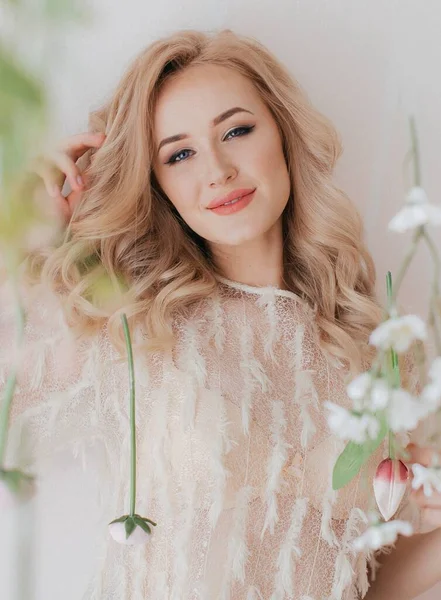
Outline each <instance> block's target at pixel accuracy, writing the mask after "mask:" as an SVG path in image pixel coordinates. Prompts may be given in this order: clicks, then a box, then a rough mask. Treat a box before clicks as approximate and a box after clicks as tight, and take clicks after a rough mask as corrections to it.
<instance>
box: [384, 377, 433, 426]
mask: <svg viewBox="0 0 441 600" xmlns="http://www.w3.org/2000/svg"><path fill="white" fill-rule="evenodd" d="M426 414H427V410H426V408H425V406H424V404H423V403H422V402H418V401H417V400H415V398H414V397H413V396H412V395H411V394H410V393H409V392H408V391H407V390H404V389H402V388H398V389H392V390H391V391H390V401H389V406H388V414H387V417H388V423H389V427H390V428H391V429H392V431H394V432H398V431H409V430H412V429H415V427H416V426H417V425H418V422H419V421H420V420H421V419H422V418H423V417H424V416H425V415H426Z"/></svg>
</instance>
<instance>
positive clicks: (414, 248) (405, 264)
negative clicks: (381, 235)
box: [390, 227, 424, 308]
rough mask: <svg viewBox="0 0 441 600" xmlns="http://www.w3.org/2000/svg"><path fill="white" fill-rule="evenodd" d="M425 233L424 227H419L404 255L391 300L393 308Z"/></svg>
mask: <svg viewBox="0 0 441 600" xmlns="http://www.w3.org/2000/svg"><path fill="white" fill-rule="evenodd" d="M423 234H424V228H423V227H418V229H417V230H416V231H415V233H414V235H413V238H412V243H411V245H410V247H409V249H408V251H407V252H406V254H405V256H404V259H403V262H402V263H401V266H400V269H399V271H398V275H397V278H396V280H395V286H394V291H393V294H392V298H391V301H390V304H391V308H392V307H393V306H395V304H396V301H397V296H398V291H399V289H400V287H401V284H402V283H403V279H404V276H405V275H406V273H407V270H408V268H409V266H410V264H411V262H412V259H413V257H414V256H415V253H416V251H417V249H418V244H419V241H420V238H421V237H422V236H423Z"/></svg>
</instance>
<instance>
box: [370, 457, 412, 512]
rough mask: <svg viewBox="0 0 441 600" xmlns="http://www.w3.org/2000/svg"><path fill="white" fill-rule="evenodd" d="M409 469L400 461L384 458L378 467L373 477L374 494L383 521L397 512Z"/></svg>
mask: <svg viewBox="0 0 441 600" xmlns="http://www.w3.org/2000/svg"><path fill="white" fill-rule="evenodd" d="M408 479H409V469H408V468H407V466H406V465H405V464H404V463H403V462H402V461H401V460H393V459H391V458H386V459H385V460H383V461H381V463H380V464H379V465H378V468H377V472H376V474H375V477H374V494H375V499H376V501H377V505H378V508H379V510H380V512H381V514H382V516H383V518H384V520H385V521H389V519H391V518H392V517H393V516H394V514H395V513H396V512H397V509H398V507H399V506H400V503H401V500H402V499H403V496H404V494H405V492H406V488H407V481H408Z"/></svg>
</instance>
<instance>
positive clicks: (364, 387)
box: [346, 372, 372, 402]
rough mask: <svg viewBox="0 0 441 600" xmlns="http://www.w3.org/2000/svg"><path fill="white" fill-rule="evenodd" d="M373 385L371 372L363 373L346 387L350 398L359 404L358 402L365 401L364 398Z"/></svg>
mask: <svg viewBox="0 0 441 600" xmlns="http://www.w3.org/2000/svg"><path fill="white" fill-rule="evenodd" d="M371 385H372V375H371V374H370V373H369V372H367V373H362V374H361V375H358V377H356V378H355V379H353V380H352V381H351V383H350V384H349V385H348V386H347V387H346V391H347V393H348V396H349V398H350V399H351V400H354V402H357V401H358V400H363V398H365V396H366V395H367V394H368V392H369V390H370V389H371Z"/></svg>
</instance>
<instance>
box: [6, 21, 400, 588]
mask: <svg viewBox="0 0 441 600" xmlns="http://www.w3.org/2000/svg"><path fill="white" fill-rule="evenodd" d="M340 154H341V143H340V141H339V138H338V136H337V134H336V131H335V130H334V128H333V126H332V125H331V123H330V122H329V121H328V120H327V119H326V118H325V117H324V116H323V115H321V114H320V113H319V112H318V111H317V110H316V109H314V108H313V106H311V104H310V102H309V101H308V99H307V97H306V95H305V93H304V92H303V91H302V90H301V88H300V87H299V85H298V84H297V83H296V82H295V81H294V80H293V78H292V76H291V75H290V73H289V72H288V71H287V70H286V68H284V67H283V65H282V64H281V63H280V62H279V61H278V60H277V59H276V58H275V57H274V56H273V55H272V54H271V53H270V52H269V51H268V50H267V49H265V48H264V47H263V46H262V45H261V44H260V43H258V42H257V41H256V40H254V39H252V38H247V37H245V36H239V35H237V34H235V33H233V32H232V31H230V30H225V31H221V32H218V33H216V34H210V35H208V34H205V33H202V32H198V31H179V32H177V33H175V34H173V35H170V36H169V37H167V38H164V39H161V40H158V41H156V42H155V43H153V44H151V45H150V46H149V47H148V48H146V49H145V50H144V51H143V52H141V53H140V54H139V56H138V57H137V58H136V59H135V60H134V61H133V63H132V64H131V65H130V67H129V68H128V70H127V72H126V73H125V74H124V76H123V77H122V79H121V81H120V83H119V85H118V87H117V89H116V91H115V92H114V94H113V95H112V97H111V98H110V100H109V101H108V102H107V104H106V105H105V106H103V107H102V108H101V109H100V110H97V111H95V112H94V113H93V114H92V115H91V118H90V131H89V132H87V133H84V134H79V135H77V136H74V137H72V138H69V139H68V140H66V142H65V143H64V144H63V146H62V148H61V150H59V151H58V152H55V153H54V154H53V155H52V156H51V157H50V158H49V157H46V162H45V163H44V164H43V163H42V165H41V170H40V173H41V175H42V177H43V179H44V182H45V185H46V187H47V190H48V192H49V194H50V195H51V196H52V197H53V198H55V199H56V201H57V203H58V205H59V209H60V212H61V213H62V214H63V216H64V217H65V219H66V222H67V224H68V228H67V235H66V238H65V240H64V242H63V243H61V244H58V245H57V247H52V248H50V249H49V250H45V251H44V252H43V251H42V252H39V253H36V254H34V255H33V256H32V257H30V260H29V262H28V266H29V274H31V275H32V276H37V277H38V279H39V280H41V281H40V282H39V283H38V285H36V286H35V287H34V288H33V292H32V295H31V294H28V295H27V309H28V311H29V321H28V326H27V338H26V342H27V344H26V348H27V351H26V355H25V357H24V359H23V363H22V364H23V365H25V366H24V367H23V368H22V369H21V371H20V375H19V390H18V392H17V397H16V400H15V401H14V405H13V414H12V425H11V440H12V441H13V443H12V442H11V450H10V452H11V453H12V452H13V451H14V449H15V451H17V452H18V449H21V452H24V451H23V439H25V440H26V444H25V446H26V448H27V452H28V456H29V457H30V458H29V461H30V462H29V464H30V465H32V468H33V471H34V472H35V473H37V475H38V476H39V478H40V481H41V483H40V485H41V487H42V489H43V493H44V485H45V480H46V481H48V480H49V481H50V480H51V479H50V474H51V469H55V467H54V463H56V462H57V461H56V460H55V458H56V457H57V456H61V457H64V458H60V459H57V460H61V461H62V462H61V464H62V471H63V481H64V477H68V476H71V477H72V479H69V481H75V486H74V487H75V490H76V492H75V494H74V498H73V499H72V492H71V491H70V492H69V491H68V490H69V489H70V490H71V489H72V486H71V488H69V486H67V490H65V489H60V488H57V490H58V491H57V494H55V493H54V494H52V496H55V497H54V498H52V497H50V499H48V496H47V495H46V497H45V498H46V501H45V504H44V507H43V508H41V510H42V512H43V515H46V517H44V516H43V518H46V521H45V522H46V526H47V527H46V529H45V532H46V533H45V535H46V538H45V539H46V543H47V546H48V547H50V543H51V541H52V542H54V539H55V538H56V536H58V538H59V537H60V530H57V531H51V519H49V518H48V515H53V514H55V513H54V507H55V506H56V507H58V510H60V507H64V512H63V514H65V513H66V514H65V517H66V518H67V516H68V517H69V522H70V524H71V526H70V527H69V536H70V538H69V542H66V543H65V544H63V545H62V550H61V551H59V552H57V555H58V556H60V557H63V555H64V556H65V560H64V562H63V561H62V559H60V558H59V559H58V560H59V564H60V565H61V566H59V568H58V569H57V570H55V574H54V568H53V564H54V562H53V561H54V560H57V558H56V557H55V556H54V555H53V553H52V555H51V558H50V560H49V558H47V559H46V563H45V558H44V556H43V555H42V557H41V559H40V563H41V564H40V570H41V573H43V574H42V575H41V585H40V588H41V590H44V591H41V594H42V595H41V597H42V598H43V597H44V598H45V600H51V599H52V598H60V597H63V600H69V599H71V598H72V600H74V598H75V600H77V599H78V598H80V597H83V598H84V599H87V600H90V599H95V600H97V599H102V600H123V599H124V600H125V599H127V600H129V599H130V600H141V599H147V598H148V599H151V600H162V599H168V598H170V599H173V600H196V599H205V600H215V599H216V600H218V599H219V600H221V599H227V598H228V599H231V600H232V599H235V600H245V599H246V600H253V599H254V600H256V599H260V600H270V599H274V600H275V599H284V598H287V599H288V598H290V599H295V600H323V599H325V598H326V599H332V600H342V599H346V600H355V599H356V598H362V597H365V595H366V592H367V590H368V587H369V583H370V581H369V576H370V575H369V574H370V569H368V566H369V565H371V566H372V565H373V564H374V563H375V561H372V559H373V555H372V554H367V553H356V552H355V551H354V550H353V548H352V546H351V541H352V540H353V539H354V537H356V536H357V535H359V534H360V533H361V532H362V531H363V530H364V529H365V528H366V526H367V525H366V522H365V520H364V518H363V516H364V514H365V512H364V511H367V510H368V509H369V507H372V503H371V501H372V493H371V488H370V487H369V485H366V484H365V483H363V481H364V479H363V477H362V475H364V476H366V481H367V482H368V483H369V481H370V480H371V478H372V475H373V473H374V471H375V468H376V466H377V464H378V462H379V461H380V460H381V458H382V457H383V455H382V450H383V449H382V448H380V449H379V450H378V452H377V453H376V455H375V456H374V457H373V458H372V459H371V461H370V462H369V464H368V465H367V466H366V468H365V469H364V470H363V473H362V474H360V475H359V476H358V477H356V478H355V479H354V480H353V482H352V483H351V484H349V485H348V486H347V487H345V488H343V489H342V490H340V491H339V492H338V493H336V492H334V491H333V490H332V487H331V474H332V467H333V464H334V462H335V459H336V457H337V456H338V454H339V453H340V452H341V450H342V448H343V447H344V444H342V442H341V441H340V440H338V439H336V438H334V436H333V435H332V434H331V432H330V431H329V428H328V426H327V422H326V416H325V412H324V408H323V402H324V401H326V400H330V401H333V402H335V403H338V404H340V405H341V406H350V401H349V399H348V398H347V395H346V391H345V386H346V383H347V382H348V380H349V379H350V378H351V377H352V376H354V375H355V374H357V373H358V372H360V371H361V370H362V369H363V368H365V367H366V365H367V364H369V360H370V358H371V354H370V352H371V350H370V348H369V346H368V336H369V333H370V331H371V330H372V329H373V328H374V327H375V326H376V325H377V324H378V323H379V322H380V320H381V319H382V317H383V315H382V310H381V308H380V306H379V304H378V303H377V300H376V298H375V293H374V284H375V270H374V265H373V262H372V259H371V256H370V255H369V253H368V251H367V249H366V246H365V244H364V242H363V230H362V221H361V219H360V216H359V214H358V213H357V211H356V209H355V208H354V206H353V204H352V203H351V201H350V200H349V199H348V198H347V196H346V195H345V194H344V192H342V191H341V190H340V189H338V188H337V187H336V186H335V185H334V183H333V182H332V174H333V168H334V166H335V163H336V161H337V159H338V157H339V155H340ZM80 156H82V160H83V165H82V166H79V165H80V162H78V159H79V158H80ZM66 177H67V179H68V181H69V183H70V185H71V188H72V191H71V193H70V194H69V195H68V196H67V197H65V196H64V195H62V193H61V190H62V184H63V181H64V179H65V178H66ZM103 273H105V274H107V275H108V276H110V277H111V278H112V280H113V281H115V282H116V281H118V278H119V277H121V276H122V277H123V278H124V280H125V281H126V282H128V286H129V287H128V291H127V292H126V293H125V295H124V302H123V304H122V305H121V304H112V307H111V308H110V307H109V305H108V304H106V303H104V304H102V305H98V304H97V303H96V302H95V303H94V302H92V297H93V290H94V282H96V280H97V278H99V277H101V275H102V274H103ZM3 293H4V294H6V293H7V292H6V291H4V292H3ZM5 302H6V300H5ZM122 311H124V312H125V313H126V314H127V316H128V319H129V324H130V328H131V331H132V337H133V343H134V348H135V374H136V391H137V414H136V418H137V443H138V464H137V473H138V493H137V512H138V513H139V514H141V515H144V516H146V517H148V518H150V519H152V520H153V521H154V522H155V523H156V526H155V527H154V528H153V531H152V534H151V536H150V537H149V540H148V542H147V543H145V544H141V545H124V544H122V545H121V544H118V543H116V542H115V541H114V540H113V539H112V538H111V536H110V535H109V532H108V529H107V524H108V523H109V521H111V520H112V519H114V518H115V517H117V516H119V515H122V514H124V513H125V512H126V510H127V503H128V495H129V466H128V465H129V450H130V437H129V435H130V429H129V423H128V409H129V404H128V389H129V380H128V373H127V364H126V362H125V360H126V358H125V350H124V343H123V341H124V338H123V331H122V327H121V320H120V316H121V312H122ZM1 327H2V329H1V335H2V336H5V337H2V339H6V336H10V335H12V334H11V314H10V312H8V310H6V309H5V310H4V312H3V315H2V321H1ZM1 353H2V355H3V356H2V359H3V360H2V362H3V364H4V363H7V361H8V356H7V354H8V351H7V350H6V349H5V345H4V344H2V348H1ZM23 432H25V434H24V433H23ZM20 434H23V435H22V436H21V437H20ZM66 449H69V450H72V452H73V456H74V457H76V458H77V462H78V460H79V458H80V457H81V459H82V464H83V466H84V470H82V471H79V470H78V468H74V467H73V466H72V465H73V464H74V463H72V462H70V459H69V458H68V456H71V454H63V452H64V451H65V450H66ZM57 468H58V469H60V464H59V463H58V467H57ZM70 469H71V470H72V472H71V473H70ZM87 477H88V478H89V480H88V481H89V484H90V478H92V479H93V480H94V481H95V482H96V489H94V490H93V491H91V490H90V489H89V488H88V486H87V485H89V484H87V485H86V484H85V483H84V481H83V479H84V478H87ZM89 487H90V486H89ZM98 492H99V493H98ZM87 494H90V498H89V496H88V495H87ZM94 494H95V495H94ZM67 496H69V497H67ZM92 496H93V497H92ZM98 496H99V504H98V506H99V516H100V518H99V519H95V521H94V520H93V519H90V518H89V517H88V516H87V514H88V513H87V511H88V510H89V508H88V507H90V506H92V505H93V503H94V502H95V503H96V501H97V497H98ZM67 507H69V509H67ZM90 510H92V509H90ZM51 511H52V512H51ZM67 512H68V515H67ZM91 521H93V522H91ZM86 524H87V535H86V531H85V528H86ZM43 534H44V532H43ZM51 536H52V538H51ZM75 540H76V542H75ZM79 540H81V541H79ZM54 543H55V542H54ZM69 544H71V545H72V544H73V546H72V547H75V548H77V549H78V548H81V547H82V546H81V544H83V547H84V553H85V554H86V555H87V556H88V557H89V558H88V560H87V561H86V560H85V559H84V557H83V551H77V553H76V554H75V555H73V552H71V553H70V554H69V552H68V550H67V546H68V545H69ZM86 547H92V548H93V551H86ZM57 548H58V549H60V542H59V539H58V546H57ZM87 552H89V554H90V556H89V555H88V554H87ZM47 556H49V554H48V555H47ZM67 556H69V565H66V563H67V562H68V561H67ZM60 561H61V562H60ZM49 563H50V565H51V566H52V569H51V573H52V574H51V579H47V578H45V576H44V569H45V567H47V568H48V569H49ZM396 577H397V582H398V580H399V577H400V576H398V575H397V576H396ZM66 578H69V579H66ZM45 586H46V587H45ZM40 588H39V589H40ZM384 589H386V588H384ZM397 589H398V588H397ZM54 590H55V591H54ZM80 590H81V593H80ZM389 591H390V590H389ZM380 592H381V589H379V590H378V593H380ZM51 594H52V595H51ZM57 594H58V595H57ZM81 594H82V595H81ZM367 597H368V598H369V597H370V596H369V593H368V595H367ZM375 597H376V598H380V596H379V595H377V596H375ZM381 597H383V596H381ZM388 597H389V598H392V596H388ZM403 597H404V596H400V598H401V599H402V598H403ZM409 597H410V596H409Z"/></svg>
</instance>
